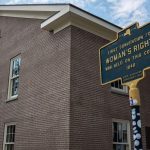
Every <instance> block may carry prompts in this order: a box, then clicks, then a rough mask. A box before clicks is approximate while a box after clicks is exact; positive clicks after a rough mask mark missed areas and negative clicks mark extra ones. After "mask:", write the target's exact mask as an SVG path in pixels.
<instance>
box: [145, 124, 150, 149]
mask: <svg viewBox="0 0 150 150" xmlns="http://www.w3.org/2000/svg"><path fill="white" fill-rule="evenodd" d="M145 133H146V147H147V149H150V127H146V128H145Z"/></svg>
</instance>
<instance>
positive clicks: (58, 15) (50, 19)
mask: <svg viewBox="0 0 150 150" xmlns="http://www.w3.org/2000/svg"><path fill="white" fill-rule="evenodd" d="M67 13H69V5H68V6H66V7H65V8H64V9H62V10H61V11H60V12H58V13H56V14H55V15H53V16H52V17H50V18H49V19H47V20H45V21H44V22H42V23H41V28H43V29H47V28H48V26H49V25H50V24H51V23H53V22H55V21H57V20H58V19H59V18H60V17H62V16H64V15H65V14H67Z"/></svg>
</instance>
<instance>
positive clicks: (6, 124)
mask: <svg viewBox="0 0 150 150" xmlns="http://www.w3.org/2000/svg"><path fill="white" fill-rule="evenodd" d="M10 125H15V126H16V123H15V122H11V123H5V125H4V141H3V150H5V145H6V144H15V142H10V143H6V134H7V127H8V126H10ZM15 134H16V132H15Z"/></svg>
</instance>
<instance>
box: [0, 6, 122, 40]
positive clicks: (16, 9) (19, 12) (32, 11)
mask: <svg viewBox="0 0 150 150" xmlns="http://www.w3.org/2000/svg"><path fill="white" fill-rule="evenodd" d="M0 16H8V17H21V18H36V19H44V20H45V19H46V20H45V21H43V22H42V23H41V28H42V29H45V30H48V31H54V33H56V32H58V31H60V30H62V29H64V28H66V27H67V26H70V25H73V26H77V27H79V28H81V29H84V30H87V31H88V32H91V33H93V34H96V35H98V36H102V37H104V38H105V39H108V40H114V39H115V38H116V33H117V32H120V30H121V28H120V27H118V26H116V25H114V24H112V23H109V22H108V21H105V20H103V19H101V18H99V17H96V16H94V15H92V14H90V13H88V12H86V11H84V10H82V9H80V8H78V7H76V6H73V5H70V4H51V5H4V6H2V5H0ZM47 18H48V19H47Z"/></svg>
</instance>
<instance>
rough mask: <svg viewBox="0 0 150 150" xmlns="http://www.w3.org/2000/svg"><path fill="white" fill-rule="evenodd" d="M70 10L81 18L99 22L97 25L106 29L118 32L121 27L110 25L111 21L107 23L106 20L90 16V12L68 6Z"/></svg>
mask: <svg viewBox="0 0 150 150" xmlns="http://www.w3.org/2000/svg"><path fill="white" fill-rule="evenodd" d="M70 12H72V13H74V14H76V15H78V16H81V17H82V18H84V19H87V20H89V21H91V22H94V23H96V24H99V25H101V26H103V27H105V28H107V29H110V30H112V31H115V32H117V33H118V32H120V30H121V29H119V27H116V26H114V25H112V24H111V23H107V22H105V21H103V20H102V19H100V18H97V17H94V16H92V15H90V14H88V13H86V12H84V11H81V10H79V9H76V8H75V7H70Z"/></svg>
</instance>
